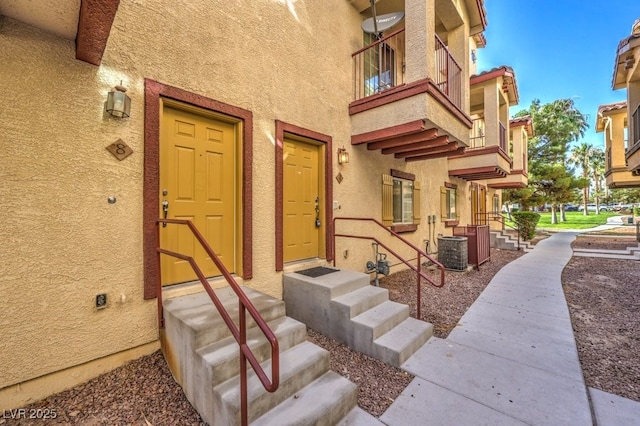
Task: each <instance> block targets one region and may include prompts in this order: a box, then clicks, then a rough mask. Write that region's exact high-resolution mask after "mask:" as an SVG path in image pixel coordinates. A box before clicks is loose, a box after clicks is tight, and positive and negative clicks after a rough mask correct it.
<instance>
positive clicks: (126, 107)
mask: <svg viewBox="0 0 640 426" xmlns="http://www.w3.org/2000/svg"><path fill="white" fill-rule="evenodd" d="M126 91H127V88H126V87H124V86H122V82H120V84H119V85H117V86H116V87H115V90H112V91H111V92H109V95H107V112H108V113H109V114H111V115H113V116H114V117H118V118H127V117H129V115H131V98H130V97H129V96H127V94H126V93H125V92H126Z"/></svg>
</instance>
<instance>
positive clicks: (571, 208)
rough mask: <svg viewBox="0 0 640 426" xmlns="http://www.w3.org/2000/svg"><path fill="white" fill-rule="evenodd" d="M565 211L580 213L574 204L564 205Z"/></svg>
mask: <svg viewBox="0 0 640 426" xmlns="http://www.w3.org/2000/svg"><path fill="white" fill-rule="evenodd" d="M564 211H565V212H577V211H578V206H576V205H573V204H565V205H564Z"/></svg>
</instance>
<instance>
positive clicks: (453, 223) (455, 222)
mask: <svg viewBox="0 0 640 426" xmlns="http://www.w3.org/2000/svg"><path fill="white" fill-rule="evenodd" d="M459 224H460V221H459V220H445V221H444V226H445V227H447V228H453V227H454V226H458V225H459Z"/></svg>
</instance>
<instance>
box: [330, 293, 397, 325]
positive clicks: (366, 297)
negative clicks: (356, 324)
mask: <svg viewBox="0 0 640 426" xmlns="http://www.w3.org/2000/svg"><path fill="white" fill-rule="evenodd" d="M387 300H389V290H387V289H386V288H382V287H375V286H372V285H368V286H366V287H362V288H359V289H357V290H354V291H352V292H350V293H347V294H344V295H342V296H340V297H336V298H334V299H332V301H331V302H332V304H333V305H334V309H336V311H337V312H336V313H338V314H339V315H341V316H342V317H344V318H346V319H351V318H353V317H355V316H358V315H360V314H361V313H363V312H365V311H367V310H369V309H371V308H373V307H374V306H377V305H379V304H381V303H384V302H386V301H387Z"/></svg>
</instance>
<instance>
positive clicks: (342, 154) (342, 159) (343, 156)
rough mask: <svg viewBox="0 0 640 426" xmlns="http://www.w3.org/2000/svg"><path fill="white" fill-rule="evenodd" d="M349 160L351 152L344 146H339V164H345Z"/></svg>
mask: <svg viewBox="0 0 640 426" xmlns="http://www.w3.org/2000/svg"><path fill="white" fill-rule="evenodd" d="M348 162H349V153H348V152H347V150H346V149H345V148H344V147H342V148H338V164H345V163H348Z"/></svg>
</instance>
